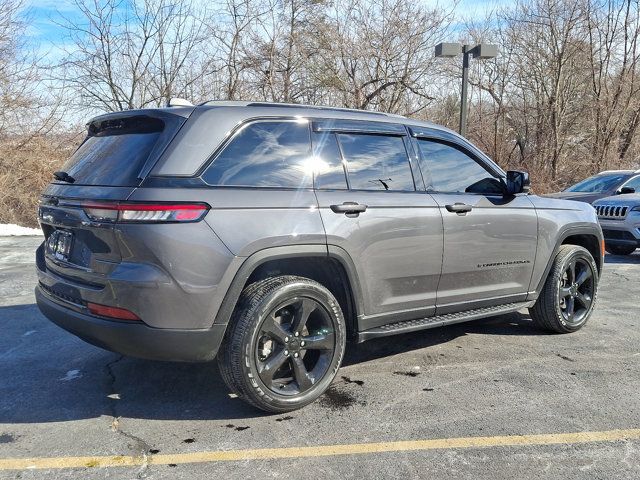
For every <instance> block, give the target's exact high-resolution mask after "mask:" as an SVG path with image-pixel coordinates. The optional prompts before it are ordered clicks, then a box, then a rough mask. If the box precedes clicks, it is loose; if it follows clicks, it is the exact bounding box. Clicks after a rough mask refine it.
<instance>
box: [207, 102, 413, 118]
mask: <svg viewBox="0 0 640 480" xmlns="http://www.w3.org/2000/svg"><path fill="white" fill-rule="evenodd" d="M201 105H206V106H221V107H223V106H229V107H276V108H277V107H284V108H299V109H314V110H331V111H335V112H349V113H364V114H369V115H380V116H383V117H397V118H405V117H403V116H402V115H396V114H394V113H385V112H373V111H370V110H359V109H357V108H342V107H323V106H318V105H304V104H301V103H277V102H246V101H236V100H210V101H208V102H204V103H202V104H201Z"/></svg>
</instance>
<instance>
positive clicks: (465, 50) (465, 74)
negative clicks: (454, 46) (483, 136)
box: [458, 45, 471, 137]
mask: <svg viewBox="0 0 640 480" xmlns="http://www.w3.org/2000/svg"><path fill="white" fill-rule="evenodd" d="M470 55H471V46H470V45H463V46H462V93H461V96H462V98H461V99H460V128H459V130H458V131H459V132H460V135H462V136H463V137H466V136H467V112H468V109H467V90H468V88H469V56H470Z"/></svg>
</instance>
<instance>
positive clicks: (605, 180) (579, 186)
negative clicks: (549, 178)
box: [565, 173, 628, 193]
mask: <svg viewBox="0 0 640 480" xmlns="http://www.w3.org/2000/svg"><path fill="white" fill-rule="evenodd" d="M627 178H628V175H626V174H620V173H617V174H605V175H596V176H595V177H589V178H587V179H586V180H582V181H581V182H578V183H576V184H575V185H573V186H571V187H569V188H567V189H566V190H565V191H566V192H585V193H604V192H608V191H609V190H614V189H615V188H616V187H617V186H618V185H620V184H621V183H622V182H623V181H625V180H626V179H627Z"/></svg>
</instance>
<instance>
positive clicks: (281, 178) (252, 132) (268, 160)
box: [202, 122, 313, 188]
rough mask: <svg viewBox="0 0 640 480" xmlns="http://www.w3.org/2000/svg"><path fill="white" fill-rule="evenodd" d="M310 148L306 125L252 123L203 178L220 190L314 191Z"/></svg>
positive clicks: (238, 134) (232, 141)
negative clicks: (312, 187) (232, 187)
mask: <svg viewBox="0 0 640 480" xmlns="http://www.w3.org/2000/svg"><path fill="white" fill-rule="evenodd" d="M310 146H311V144H310V140H309V125H308V124H307V123H306V122H305V123H298V122H257V123H251V124H249V125H247V126H246V127H244V128H243V129H242V130H240V132H238V133H237V134H236V135H235V136H234V137H233V139H232V140H231V142H230V143H229V145H227V147H226V148H225V149H224V150H223V151H222V152H221V153H220V154H219V155H218V156H217V157H216V158H215V160H214V161H213V163H212V164H211V166H210V167H209V168H208V169H207V171H206V172H205V173H204V174H203V176H202V178H203V179H204V180H205V182H207V183H208V184H210V185H220V186H248V187H283V188H299V187H305V188H306V187H309V188H310V187H311V186H312V173H313V172H312V170H310V169H311V168H312V165H311V163H312V158H311V151H310V150H311V148H310Z"/></svg>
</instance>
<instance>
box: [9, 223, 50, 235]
mask: <svg viewBox="0 0 640 480" xmlns="http://www.w3.org/2000/svg"><path fill="white" fill-rule="evenodd" d="M23 235H42V230H40V229H39V228H29V227H21V226H20V225H16V224H14V223H0V237H15V236H23Z"/></svg>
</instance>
